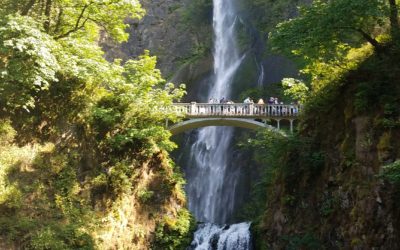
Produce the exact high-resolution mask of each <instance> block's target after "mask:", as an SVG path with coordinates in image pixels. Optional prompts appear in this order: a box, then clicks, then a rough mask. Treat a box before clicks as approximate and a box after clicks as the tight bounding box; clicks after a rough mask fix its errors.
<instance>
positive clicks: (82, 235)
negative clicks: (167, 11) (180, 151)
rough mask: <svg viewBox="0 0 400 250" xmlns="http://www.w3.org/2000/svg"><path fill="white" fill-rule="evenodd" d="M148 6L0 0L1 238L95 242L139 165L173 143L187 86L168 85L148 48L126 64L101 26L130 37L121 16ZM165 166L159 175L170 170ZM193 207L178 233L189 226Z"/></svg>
mask: <svg viewBox="0 0 400 250" xmlns="http://www.w3.org/2000/svg"><path fill="white" fill-rule="evenodd" d="M18 13H20V14H18ZM142 15H143V10H142V9H141V8H140V5H139V2H138V1H136V0H128V1H125V0H105V1H103V0H101V1H100V0H99V1H97V0H94V1H86V0H60V1H58V0H57V1H56V0H48V1H39V0H38V1H31V0H26V1H25V0H22V1H11V0H6V1H5V2H4V1H3V2H2V4H1V6H0V214H1V216H0V235H1V238H2V239H6V240H7V241H10V242H13V243H16V244H17V245H20V246H23V247H26V248H29V249H94V248H98V247H99V246H100V244H101V242H100V241H96V240H97V239H99V238H101V237H102V236H101V235H100V236H99V235H98V234H97V232H99V231H101V230H102V229H103V228H102V227H106V226H108V224H107V225H105V224H106V223H104V220H105V218H106V217H105V216H106V214H107V213H108V212H109V211H112V210H113V209H115V210H117V208H115V207H114V204H119V203H118V201H120V200H122V198H121V197H128V196H129V195H132V196H133V194H132V191H133V190H135V186H134V185H135V184H136V182H137V181H138V180H137V178H138V172H140V171H141V169H139V168H140V167H141V166H142V165H143V164H144V162H146V161H148V160H150V159H152V158H154V157H155V155H156V154H166V152H165V150H172V149H173V148H174V147H175V145H174V144H173V143H172V142H171V141H170V140H169V137H170V133H169V132H168V131H167V130H166V129H165V128H164V127H163V126H164V123H165V120H166V119H169V120H172V121H177V120H178V119H179V114H177V113H176V112H175V111H174V110H173V109H172V108H171V104H172V103H173V102H174V101H175V100H177V99H179V98H181V97H182V96H183V94H184V93H185V91H184V87H183V86H179V87H177V88H176V87H175V86H174V85H173V84H172V83H167V82H166V81H165V80H164V79H163V78H162V76H161V73H160V71H159V70H157V69H156V58H155V57H152V56H150V54H149V52H148V51H146V52H145V53H144V55H143V56H141V57H140V58H139V59H138V60H130V61H128V62H126V63H125V64H124V65H121V62H120V61H118V60H117V61H115V62H114V63H109V62H107V61H106V60H105V59H104V58H103V52H102V50H101V48H100V47H99V45H98V41H99V39H100V31H101V32H102V34H104V35H105V36H106V37H107V36H108V37H109V38H112V39H115V40H117V41H126V40H127V38H128V34H127V33H126V31H125V29H126V28H127V24H125V22H124V20H125V18H126V17H128V16H131V17H133V18H139V17H141V16H142ZM14 143H15V144H14ZM17 143H18V145H17ZM160 152H163V153H160ZM157 164H160V165H162V164H164V163H163V162H159V163H157ZM157 167H159V168H157ZM154 169H157V170H158V171H162V170H160V169H162V167H161V166H154ZM154 171H156V170H154ZM171 172H172V170H171ZM157 174H160V173H157ZM164 174H165V176H163V178H165V180H164V179H163V181H164V182H168V181H171V180H173V179H174V178H175V176H172V173H164ZM177 185H178V184H177ZM168 191H170V190H168ZM171 193H172V192H166V195H171ZM151 196H152V194H151V193H150V192H145V193H143V192H142V193H141V195H140V197H141V198H139V201H138V202H139V203H140V202H143V203H144V202H146V201H148V200H149V199H150V198H151ZM181 196H183V198H182V197H179V202H182V203H183V201H182V200H184V195H183V194H182V195H181ZM168 197H169V196H168ZM157 198H158V199H160V200H162V201H163V199H166V197H159V196H157ZM175 198H176V197H175ZM177 200H178V198H177ZM118 209H120V208H119V207H118ZM158 212H159V211H158ZM160 213H161V212H160ZM186 213H187V214H185V213H184V212H182V215H181V214H179V216H181V217H182V220H179V221H177V224H176V225H174V226H171V227H168V229H170V230H171V232H173V233H176V234H178V235H181V234H183V233H184V232H183V231H184V230H185V228H186V227H187V225H186V224H185V222H186V221H187V220H188V218H189V217H190V215H188V212H187V211H186ZM107 216H108V215H107ZM176 216H178V215H176ZM28 218H29V219H28ZM171 218H174V216H172V217H171ZM117 220H118V219H117ZM127 230H129V229H127ZM95 237H97V238H95ZM142 237H144V236H142ZM174 244H175V243H174Z"/></svg>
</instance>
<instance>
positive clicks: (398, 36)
mask: <svg viewBox="0 0 400 250" xmlns="http://www.w3.org/2000/svg"><path fill="white" fill-rule="evenodd" d="M389 6H390V18H389V19H390V33H391V35H392V39H393V40H394V41H399V40H400V24H399V10H398V7H397V4H396V0H389Z"/></svg>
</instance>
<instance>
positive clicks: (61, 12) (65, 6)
mask: <svg viewBox="0 0 400 250" xmlns="http://www.w3.org/2000/svg"><path fill="white" fill-rule="evenodd" d="M15 12H17V13H19V14H21V15H24V16H25V15H27V16H30V17H32V18H34V19H35V20H37V21H40V22H42V24H43V28H44V30H45V31H46V32H47V33H49V34H50V35H52V36H53V37H54V38H55V39H62V38H65V37H68V36H71V35H74V34H76V33H79V34H78V35H75V36H78V37H82V36H86V37H90V35H92V39H91V40H93V39H94V38H96V37H97V36H93V34H96V33H98V32H99V30H100V29H101V30H103V31H105V32H107V34H108V35H109V36H110V37H112V38H114V39H115V40H117V41H119V42H121V41H126V40H127V39H128V34H127V33H126V32H125V29H126V28H127V24H125V23H124V19H125V18H127V17H131V18H141V17H142V16H143V15H144V10H143V9H142V8H141V6H140V3H139V1H138V0H22V1H14V0H5V2H4V3H2V6H0V15H4V14H5V13H15ZM85 34H87V35H85Z"/></svg>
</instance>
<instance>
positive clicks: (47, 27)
mask: <svg viewBox="0 0 400 250" xmlns="http://www.w3.org/2000/svg"><path fill="white" fill-rule="evenodd" d="M52 3H53V1H52V0H47V1H46V7H45V10H44V15H45V16H46V21H44V29H45V30H46V31H47V32H49V31H50V22H51V5H52Z"/></svg>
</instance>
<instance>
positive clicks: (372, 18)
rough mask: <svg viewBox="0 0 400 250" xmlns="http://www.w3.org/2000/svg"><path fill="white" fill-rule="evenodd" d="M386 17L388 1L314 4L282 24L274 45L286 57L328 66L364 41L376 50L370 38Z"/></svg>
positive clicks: (278, 28) (276, 33)
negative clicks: (300, 58) (293, 56)
mask: <svg viewBox="0 0 400 250" xmlns="http://www.w3.org/2000/svg"><path fill="white" fill-rule="evenodd" d="M387 17H388V16H387V6H386V1H381V0H371V1H367V2H366V1H363V0H356V1H354V0H338V1H320V0H319V1H313V3H312V5H311V6H309V7H303V8H301V9H300V15H299V17H297V18H294V19H291V20H289V21H286V22H283V23H281V24H279V25H278V26H277V30H276V31H274V32H272V33H271V43H272V44H273V46H274V47H275V49H276V50H279V51H282V52H284V53H285V54H287V55H296V56H300V57H302V58H303V59H305V60H306V61H309V62H310V61H315V60H321V59H323V61H325V62H328V61H330V60H332V59H335V58H343V57H344V56H345V55H346V52H347V51H348V50H349V49H350V48H351V47H353V46H359V45H360V44H361V43H362V42H364V41H368V42H370V43H371V44H372V45H374V46H377V44H375V43H374V42H376V43H378V42H377V41H376V40H375V39H374V38H373V37H372V36H371V35H370V34H372V32H373V30H374V29H375V28H376V26H381V27H382V26H384V25H385V22H384V20H385V19H387ZM363 39H365V40H363Z"/></svg>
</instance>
